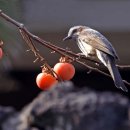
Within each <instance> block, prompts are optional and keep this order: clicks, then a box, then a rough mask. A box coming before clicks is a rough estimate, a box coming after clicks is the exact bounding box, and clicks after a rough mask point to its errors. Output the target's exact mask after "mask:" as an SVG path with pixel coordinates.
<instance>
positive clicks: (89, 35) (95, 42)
mask: <svg viewBox="0 0 130 130" xmlns="http://www.w3.org/2000/svg"><path fill="white" fill-rule="evenodd" d="M80 38H81V39H82V40H83V41H84V42H86V43H87V44H89V45H91V46H92V47H94V48H95V49H97V50H100V51H102V52H104V53H107V54H109V55H111V56H113V57H114V58H116V59H118V56H117V54H116V51H115V49H114V48H113V46H112V45H111V43H110V42H109V41H108V40H107V39H106V38H105V37H104V36H103V35H102V34H101V33H99V32H97V31H95V30H93V29H88V30H86V31H84V32H82V37H80Z"/></svg>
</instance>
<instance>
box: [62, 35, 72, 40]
mask: <svg viewBox="0 0 130 130" xmlns="http://www.w3.org/2000/svg"><path fill="white" fill-rule="evenodd" d="M70 39H72V37H71V36H67V37H65V38H64V39H63V41H66V40H70Z"/></svg>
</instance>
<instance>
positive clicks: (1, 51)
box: [0, 47, 3, 59]
mask: <svg viewBox="0 0 130 130" xmlns="http://www.w3.org/2000/svg"><path fill="white" fill-rule="evenodd" d="M2 56H3V50H2V48H1V47H0V59H1V58H2Z"/></svg>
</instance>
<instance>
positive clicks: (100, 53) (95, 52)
mask: <svg viewBox="0 0 130 130" xmlns="http://www.w3.org/2000/svg"><path fill="white" fill-rule="evenodd" d="M70 39H73V40H75V41H76V43H77V45H78V47H79V49H80V50H81V52H82V53H83V55H85V56H86V57H92V56H95V57H97V58H98V60H99V61H100V62H101V63H102V64H103V65H104V66H105V67H107V68H108V71H109V72H110V75H111V77H112V79H113V81H114V84H115V86H116V87H117V88H119V89H121V90H123V91H125V92H128V89H127V88H126V86H125V84H124V82H123V80H122V77H121V75H120V72H119V70H118V68H117V66H116V61H117V60H119V57H118V55H117V53H116V51H115V49H114V47H113V46H112V44H111V43H110V41H109V40H108V39H107V38H106V37H105V36H104V35H102V34H101V33H100V32H99V31H97V30H95V29H92V28H90V27H87V26H82V25H78V26H74V27H71V28H70V29H69V31H68V35H67V36H66V37H65V38H64V39H63V41H66V40H70Z"/></svg>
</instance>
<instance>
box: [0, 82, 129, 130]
mask: <svg viewBox="0 0 130 130" xmlns="http://www.w3.org/2000/svg"><path fill="white" fill-rule="evenodd" d="M128 110H129V101H128V99H127V98H125V97H123V96H122V95H119V94H116V93H112V92H96V91H92V90H90V89H87V88H86V87H84V88H81V89H77V88H75V87H74V86H73V84H72V83H71V82H66V83H61V84H58V85H57V86H55V87H54V88H53V89H51V90H49V91H46V92H41V93H40V94H39V96H38V97H37V98H36V99H34V101H32V103H30V104H29V105H28V106H26V107H25V108H23V110H22V111H21V112H20V113H17V114H14V115H13V116H11V117H10V118H8V120H6V121H5V122H4V123H3V125H2V129H3V130H121V129H123V130H128V129H130V127H129V125H128Z"/></svg>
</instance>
